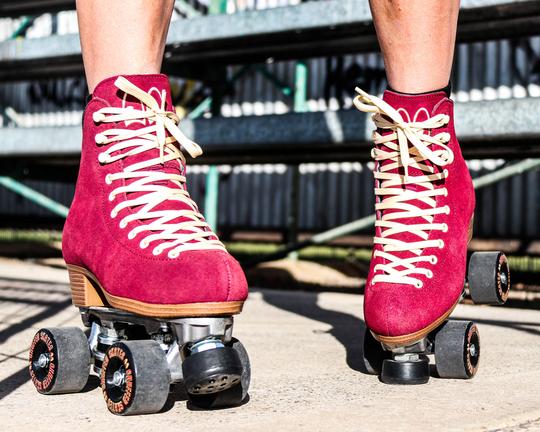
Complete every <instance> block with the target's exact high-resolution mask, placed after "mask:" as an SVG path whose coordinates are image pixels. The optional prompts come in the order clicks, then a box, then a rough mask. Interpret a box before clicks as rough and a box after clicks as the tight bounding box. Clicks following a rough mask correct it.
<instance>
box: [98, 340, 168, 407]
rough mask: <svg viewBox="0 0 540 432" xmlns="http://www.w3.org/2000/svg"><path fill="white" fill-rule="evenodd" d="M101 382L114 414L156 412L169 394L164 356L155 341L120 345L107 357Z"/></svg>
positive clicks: (136, 341) (107, 401)
mask: <svg viewBox="0 0 540 432" xmlns="http://www.w3.org/2000/svg"><path fill="white" fill-rule="evenodd" d="M100 381H101V389H102V391H103V397H104V399H105V402H106V403H107V408H108V409H109V411H110V412H112V413H113V414H118V415H133V414H151V413H156V412H158V411H159V410H161V409H162V408H163V406H164V405H165V402H166V401H167V397H168V395H169V387H170V383H169V368H168V366H167V360H166V358H165V353H164V352H163V350H162V349H161V347H160V346H159V343H157V342H156V341H153V340H133V341H126V342H117V343H115V344H113V345H111V347H110V348H109V349H108V350H107V353H106V354H105V358H104V359H103V364H102V368H101V380H100Z"/></svg>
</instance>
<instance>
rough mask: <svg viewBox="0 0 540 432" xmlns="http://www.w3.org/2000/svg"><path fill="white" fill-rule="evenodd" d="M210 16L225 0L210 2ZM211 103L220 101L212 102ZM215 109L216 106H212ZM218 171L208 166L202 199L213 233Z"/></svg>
mask: <svg viewBox="0 0 540 432" xmlns="http://www.w3.org/2000/svg"><path fill="white" fill-rule="evenodd" d="M208 12H209V13H210V14H222V13H225V12H227V0H212V1H211V2H210V8H209V10H208ZM212 103H221V101H215V100H212V101H211V102H210V104H212ZM213 108H214V109H216V108H217V107H216V106H213ZM218 199H219V171H218V167H217V166H214V165H212V166H210V167H209V168H208V173H207V174H206V194H205V197H204V218H205V219H206V222H208V225H210V227H211V228H212V230H213V231H216V230H217V228H218Z"/></svg>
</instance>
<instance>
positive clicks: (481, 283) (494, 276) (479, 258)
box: [467, 252, 510, 304]
mask: <svg viewBox="0 0 540 432" xmlns="http://www.w3.org/2000/svg"><path fill="white" fill-rule="evenodd" d="M467 282H468V284H469V292H470V294H471V298H472V300H473V301H474V302H475V303H477V304H504V303H505V302H506V299H507V298H508V293H509V292H510V269H509V267H508V260H507V259H506V256H505V255H504V254H503V253H502V252H475V253H473V254H472V255H471V259H470V260H469V267H468V271H467Z"/></svg>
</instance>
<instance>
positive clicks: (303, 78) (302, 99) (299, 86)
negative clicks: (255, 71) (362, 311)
mask: <svg viewBox="0 0 540 432" xmlns="http://www.w3.org/2000/svg"><path fill="white" fill-rule="evenodd" d="M294 75H295V76H294V107H293V108H294V112H306V111H307V77H308V67H307V64H306V63H305V62H303V61H299V62H297V63H296V66H295V73H294ZM290 169H291V189H290V194H289V206H290V207H289V217H288V221H287V225H288V226H287V245H288V246H289V247H291V246H292V245H294V244H296V242H297V241H298V214H299V208H298V206H299V192H300V167H299V165H294V166H291V168H290ZM288 258H289V259H291V260H297V259H298V253H297V252H295V251H292V252H291V253H290V254H289V255H288Z"/></svg>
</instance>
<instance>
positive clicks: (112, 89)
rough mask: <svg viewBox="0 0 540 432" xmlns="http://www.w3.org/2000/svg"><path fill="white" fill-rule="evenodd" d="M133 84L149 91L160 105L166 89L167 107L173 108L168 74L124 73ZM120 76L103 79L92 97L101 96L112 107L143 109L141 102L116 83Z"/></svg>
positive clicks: (168, 108) (167, 108)
mask: <svg viewBox="0 0 540 432" xmlns="http://www.w3.org/2000/svg"><path fill="white" fill-rule="evenodd" d="M122 76H123V77H124V78H126V79H127V80H128V81H130V82H131V83H132V84H135V85H136V86H137V87H139V88H140V89H141V90H144V91H145V92H146V93H149V94H150V95H151V96H152V97H153V98H154V99H156V101H157V102H158V104H159V105H161V102H162V99H161V95H162V92H163V90H165V109H166V110H168V111H170V110H171V109H172V100H171V89H170V84H169V79H168V78H167V76H166V75H162V74H155V75H122ZM117 78H118V76H113V77H110V78H107V79H105V80H103V81H101V82H100V83H99V84H98V85H97V87H96V88H95V89H94V92H93V93H92V97H96V98H100V99H103V100H105V101H107V103H108V104H109V105H110V106H112V107H117V108H121V107H128V106H132V107H133V108H135V109H143V108H144V107H143V106H142V105H141V102H140V101H138V100H137V99H136V98H133V97H132V96H129V95H126V94H125V93H124V92H123V91H122V90H120V89H119V88H118V87H116V86H115V85H114V82H115V81H116V79H117Z"/></svg>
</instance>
